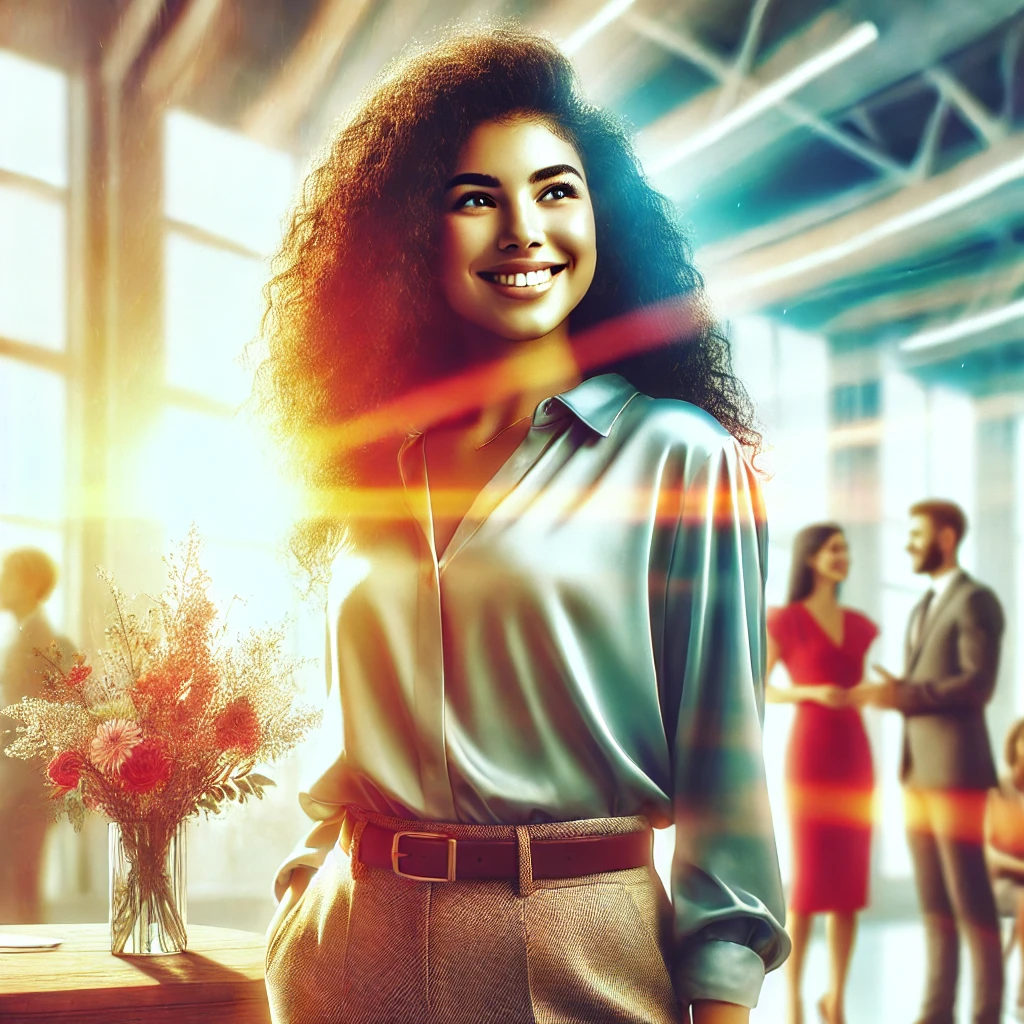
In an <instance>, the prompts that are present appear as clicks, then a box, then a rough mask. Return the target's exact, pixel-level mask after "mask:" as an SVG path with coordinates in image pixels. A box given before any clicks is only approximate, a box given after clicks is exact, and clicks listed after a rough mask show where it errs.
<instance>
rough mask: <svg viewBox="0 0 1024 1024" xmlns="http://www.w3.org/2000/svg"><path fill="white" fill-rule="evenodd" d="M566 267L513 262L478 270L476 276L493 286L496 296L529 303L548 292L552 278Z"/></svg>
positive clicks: (532, 261) (555, 264)
mask: <svg viewBox="0 0 1024 1024" xmlns="http://www.w3.org/2000/svg"><path fill="white" fill-rule="evenodd" d="M567 266H568V264H567V263H540V262H536V261H534V260H514V261H512V262H509V263H503V264H502V265H501V266H499V267H495V268H494V269H493V270H480V271H478V272H477V276H478V277H480V278H482V279H483V280H484V281H486V282H487V283H488V284H491V285H494V288H495V291H496V292H497V294H498V295H501V296H503V297H505V298H509V299H516V300H526V301H529V300H530V299H535V298H539V297H540V296H541V295H544V294H545V293H547V292H548V291H550V290H551V284H552V281H553V280H554V278H555V277H556V276H557V275H558V274H560V273H561V272H562V271H563V270H565V268H566V267H567Z"/></svg>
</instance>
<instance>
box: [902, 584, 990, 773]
mask: <svg viewBox="0 0 1024 1024" xmlns="http://www.w3.org/2000/svg"><path fill="white" fill-rule="evenodd" d="M920 611H921V604H920V603H918V605H917V606H916V607H915V608H914V611H913V613H912V614H911V616H910V623H909V624H908V627H907V645H906V668H905V671H904V673H903V676H904V679H903V681H902V682H900V683H899V684H897V688H896V706H897V708H898V710H899V711H900V712H902V714H903V715H904V729H903V765H902V769H901V772H900V778H901V779H902V780H903V782H904V784H906V785H908V786H915V787H919V788H928V789H988V788H989V787H991V786H994V785H995V784H996V771H995V764H994V762H993V760H992V748H991V746H990V744H989V738H988V729H987V727H986V725H985V705H986V704H987V703H988V702H989V700H990V699H991V698H992V693H993V691H994V689H995V685H996V674H997V672H998V670H999V647H1000V642H1001V640H1002V635H1003V609H1002V606H1001V605H1000V604H999V599H998V598H997V597H996V595H995V594H994V593H993V592H992V591H991V590H989V588H988V587H986V586H983V585H982V584H980V583H977V582H976V581H975V580H973V579H971V577H970V576H968V575H967V573H965V572H963V571H961V572H960V573H959V574H958V575H957V577H956V578H955V579H953V580H952V581H950V584H949V586H948V587H947V589H946V591H945V593H943V595H942V596H941V597H939V598H936V599H935V601H934V603H933V606H932V607H931V608H930V609H929V611H928V619H927V621H926V622H925V625H924V630H923V632H922V633H921V635H920V636H919V637H918V638H917V643H912V638H913V636H914V624H915V623H916V621H917V619H918V617H919V615H920Z"/></svg>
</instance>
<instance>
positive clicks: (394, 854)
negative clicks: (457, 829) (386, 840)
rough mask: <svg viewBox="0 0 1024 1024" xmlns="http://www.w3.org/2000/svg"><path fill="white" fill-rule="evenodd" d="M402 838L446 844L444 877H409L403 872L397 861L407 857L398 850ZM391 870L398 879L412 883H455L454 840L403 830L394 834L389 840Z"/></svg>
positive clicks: (432, 834) (430, 833) (434, 833)
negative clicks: (445, 872)
mask: <svg viewBox="0 0 1024 1024" xmlns="http://www.w3.org/2000/svg"><path fill="white" fill-rule="evenodd" d="M404 836H411V837H412V838H414V839H436V840H440V841H441V842H445V843H447V844H448V872H447V874H446V875H411V874H409V873H408V872H407V871H403V870H402V868H401V865H400V864H399V860H400V859H401V858H402V857H408V856H409V854H408V853H402V851H401V850H400V849H399V848H398V847H399V844H400V843H401V841H402V838H403V837H404ZM391 870H392V871H394V873H395V874H396V875H398V877H399V878H408V879H409V880H410V881H412V882H454V881H455V840H454V839H452V838H451V837H450V836H444V835H438V833H436V832H414V831H412V830H410V829H405V830H403V831H401V832H396V833H395V835H394V838H393V839H392V840H391Z"/></svg>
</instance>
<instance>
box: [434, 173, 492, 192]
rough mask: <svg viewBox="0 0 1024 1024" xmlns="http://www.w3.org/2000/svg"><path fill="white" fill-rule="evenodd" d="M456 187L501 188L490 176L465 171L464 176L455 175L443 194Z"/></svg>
mask: <svg viewBox="0 0 1024 1024" xmlns="http://www.w3.org/2000/svg"><path fill="white" fill-rule="evenodd" d="M457 185H483V187H484V188H501V182H500V181H498V179H497V178H495V177H493V176H491V175H490V174H477V173H475V172H474V171H467V172H466V173H465V174H456V175H455V177H454V178H452V180H451V181H449V182H448V184H447V185H445V187H444V190H445V192H447V191H448V189H450V188H455V187H456V186H457Z"/></svg>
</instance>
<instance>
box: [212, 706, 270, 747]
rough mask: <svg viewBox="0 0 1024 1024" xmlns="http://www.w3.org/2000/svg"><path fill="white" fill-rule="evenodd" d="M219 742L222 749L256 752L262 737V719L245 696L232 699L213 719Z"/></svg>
mask: <svg viewBox="0 0 1024 1024" xmlns="http://www.w3.org/2000/svg"><path fill="white" fill-rule="evenodd" d="M213 729H214V732H215V733H216V736H217V744H218V746H220V748H221V750H237V751H239V752H240V753H242V754H246V755H249V754H254V753H256V751H257V750H258V749H259V746H260V741H261V739H262V735H261V733H262V730H261V729H260V720H259V717H258V716H257V714H256V712H255V711H254V710H253V706H252V705H251V704H250V703H249V701H248V700H246V699H245V697H239V698H238V700H234V701H232V702H231V703H230V704H229V705H228V706H227V707H226V708H225V709H224V710H223V711H222V712H221V713H220V714H219V715H217V717H216V718H215V719H214V721H213Z"/></svg>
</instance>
